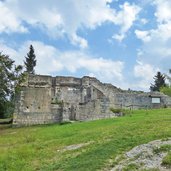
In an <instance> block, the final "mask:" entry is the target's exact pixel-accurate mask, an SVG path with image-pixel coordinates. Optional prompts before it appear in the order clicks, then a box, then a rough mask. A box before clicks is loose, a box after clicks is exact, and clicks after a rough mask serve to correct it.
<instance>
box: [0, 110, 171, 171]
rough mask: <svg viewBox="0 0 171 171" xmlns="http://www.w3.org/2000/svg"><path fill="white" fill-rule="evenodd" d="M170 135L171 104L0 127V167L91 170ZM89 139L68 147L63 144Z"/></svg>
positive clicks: (11, 169) (13, 168) (0, 168)
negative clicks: (58, 121)
mask: <svg viewBox="0 0 171 171" xmlns="http://www.w3.org/2000/svg"><path fill="white" fill-rule="evenodd" d="M168 137H171V109H160V110H149V111H145V110H139V111H138V110H137V111H134V112H133V113H132V114H129V115H126V116H124V117H120V118H114V119H105V120H98V121H90V122H76V123H72V124H63V125H43V126H32V127H25V128H7V129H2V130H0V170H1V171H3V170H8V171H20V170H22V171H25V170H26V171H31V170H43V171H51V170H67V171H68V170H69V171H70V170H71V171H72V170H73V171H77V170H78V171H94V170H104V169H105V168H110V167H112V166H114V165H115V164H116V163H115V157H116V156H118V155H120V154H122V153H124V152H125V151H128V150H130V149H131V148H132V147H134V146H137V145H140V144H143V143H147V142H149V141H152V140H155V139H167V138H168ZM82 143H87V144H86V145H85V146H83V147H81V148H78V149H73V150H67V148H66V146H69V145H74V144H75V145H76V144H82Z"/></svg>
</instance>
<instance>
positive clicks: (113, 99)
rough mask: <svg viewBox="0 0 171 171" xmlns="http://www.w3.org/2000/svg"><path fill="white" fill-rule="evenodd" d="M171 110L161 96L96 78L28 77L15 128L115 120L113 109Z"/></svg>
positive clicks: (169, 104) (16, 115)
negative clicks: (117, 85) (103, 119)
mask: <svg viewBox="0 0 171 171" xmlns="http://www.w3.org/2000/svg"><path fill="white" fill-rule="evenodd" d="M169 106H171V98H170V97H168V96H166V95H163V94H161V93H144V92H138V91H126V90H121V89H119V88H117V87H115V86H113V85H112V84H104V83H101V82H100V81H99V80H97V79H96V78H94V77H88V76H84V77H83V78H75V77H63V76H57V77H51V76H44V75H29V76H28V78H27V80H26V82H25V84H23V85H22V87H21V92H20V94H19V95H18V97H17V99H16V108H15V113H14V117H13V124H14V125H17V126H21V125H34V124H47V123H59V122H65V121H75V120H78V121H85V120H94V119H101V118H110V117H115V116H116V114H115V113H113V112H112V111H111V110H110V109H111V108H115V109H118V108H127V109H140V108H143V109H144V108H145V109H147V108H159V107H169Z"/></svg>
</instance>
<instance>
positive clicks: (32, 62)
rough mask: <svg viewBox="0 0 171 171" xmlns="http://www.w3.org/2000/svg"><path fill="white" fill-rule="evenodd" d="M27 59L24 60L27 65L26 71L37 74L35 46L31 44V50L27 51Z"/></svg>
mask: <svg viewBox="0 0 171 171" xmlns="http://www.w3.org/2000/svg"><path fill="white" fill-rule="evenodd" d="M25 58H26V61H25V62H24V64H25V66H26V72H27V73H29V74H35V70H34V67H35V66H36V55H35V53H34V48H33V46H32V45H30V51H29V52H28V53H27V57H25Z"/></svg>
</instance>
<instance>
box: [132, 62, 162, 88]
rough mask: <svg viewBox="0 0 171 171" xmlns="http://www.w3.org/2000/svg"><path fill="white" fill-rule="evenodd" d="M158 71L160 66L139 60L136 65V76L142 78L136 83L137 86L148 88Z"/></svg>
mask: <svg viewBox="0 0 171 171" xmlns="http://www.w3.org/2000/svg"><path fill="white" fill-rule="evenodd" d="M157 71H159V68H155V67H154V66H152V65H150V64H147V63H143V62H140V61H137V64H136V65H135V66H134V76H135V77H137V78H139V79H140V80H139V81H138V82H137V83H136V87H138V88H140V89H144V90H148V89H149V86H150V83H151V82H152V80H153V77H154V75H155V74H156V72H157Z"/></svg>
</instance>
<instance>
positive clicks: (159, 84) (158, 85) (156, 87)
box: [150, 72, 166, 91]
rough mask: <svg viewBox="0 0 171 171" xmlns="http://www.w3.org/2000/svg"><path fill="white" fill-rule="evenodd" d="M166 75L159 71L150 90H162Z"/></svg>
mask: <svg viewBox="0 0 171 171" xmlns="http://www.w3.org/2000/svg"><path fill="white" fill-rule="evenodd" d="M165 79H166V78H165V76H164V75H163V74H161V72H157V74H156V75H155V76H154V84H151V86H150V90H151V91H160V88H161V87H165V86H166V83H165Z"/></svg>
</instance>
